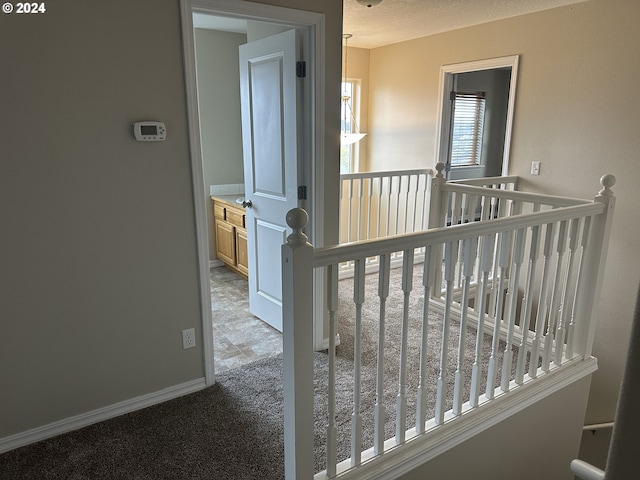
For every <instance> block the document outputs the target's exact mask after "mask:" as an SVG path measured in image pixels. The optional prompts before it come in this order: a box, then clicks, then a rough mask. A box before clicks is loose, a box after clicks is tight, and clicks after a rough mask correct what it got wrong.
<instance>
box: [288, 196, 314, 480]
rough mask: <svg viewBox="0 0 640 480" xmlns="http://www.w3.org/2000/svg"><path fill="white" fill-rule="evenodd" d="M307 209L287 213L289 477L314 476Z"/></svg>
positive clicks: (296, 479) (310, 249)
mask: <svg viewBox="0 0 640 480" xmlns="http://www.w3.org/2000/svg"><path fill="white" fill-rule="evenodd" d="M308 220H309V216H308V214H307V212H305V211H304V210H303V209H301V208H294V209H291V210H289V212H288V213H287V224H288V225H289V227H291V229H292V230H293V232H292V233H291V235H289V236H288V237H287V242H286V243H285V244H283V245H282V317H283V318H282V325H283V330H282V347H283V383H284V447H285V448H284V451H285V455H284V456H285V460H284V463H285V479H286V480H310V479H312V478H313V475H314V459H313V455H314V454H313V422H314V420H313V419H314V414H313V246H312V245H311V244H310V243H309V242H308V241H307V240H308V239H307V236H306V235H305V234H304V233H303V232H302V229H303V228H304V227H305V225H306V224H307V222H308Z"/></svg>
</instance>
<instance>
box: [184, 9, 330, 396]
mask: <svg viewBox="0 0 640 480" xmlns="http://www.w3.org/2000/svg"><path fill="white" fill-rule="evenodd" d="M180 11H181V16H182V42H183V53H184V70H185V85H186V97H187V115H188V128H189V147H190V152H191V171H192V182H193V187H194V188H193V195H194V205H195V215H196V238H197V244H198V265H199V266H200V267H199V270H200V302H201V314H202V335H203V339H202V345H203V363H204V368H205V378H206V382H207V385H211V384H213V383H214V381H215V375H214V371H215V368H214V360H213V359H214V355H213V325H212V317H211V289H210V286H209V268H210V267H209V265H208V262H209V252H208V249H209V242H208V237H207V235H208V231H207V216H206V208H205V207H206V205H205V198H204V196H203V195H202V192H204V179H203V173H202V153H201V152H202V150H201V141H200V122H199V113H198V89H197V82H196V72H195V41H194V27H193V14H194V13H202V14H209V15H219V16H225V17H234V18H243V19H246V20H255V21H266V22H275V23H280V24H285V25H290V26H291V27H294V28H297V29H300V30H303V31H304V35H305V40H308V42H305V45H304V54H305V56H307V57H308V64H309V65H308V68H307V71H308V72H310V73H309V84H310V85H309V87H310V88H309V92H308V93H307V103H308V105H306V106H305V108H308V110H309V115H310V117H311V122H310V123H311V127H310V131H311V139H306V140H308V144H309V146H308V150H307V152H308V153H309V154H310V156H311V158H310V161H311V169H310V171H309V169H306V170H305V178H307V179H308V182H309V183H310V187H311V188H309V190H310V191H311V192H312V195H311V198H310V200H309V202H310V205H308V206H307V208H308V209H309V210H310V213H311V214H312V224H311V225H310V226H309V229H310V235H309V237H310V239H311V241H312V242H315V243H316V244H317V245H318V246H320V245H322V241H321V239H322V238H323V236H322V234H323V229H322V222H323V221H324V215H323V210H324V209H323V198H324V174H323V169H324V163H323V158H324V156H323V155H324V85H325V78H324V72H325V68H324V61H325V55H324V37H325V28H324V15H322V14H319V13H315V12H308V11H302V10H294V9H290V8H285V7H278V6H273V5H266V4H259V3H253V2H247V1H243V0H181V1H180ZM307 43H308V44H307ZM315 294H316V295H322V284H321V282H320V283H319V284H318V286H317V288H316V291H315ZM316 323H317V322H316ZM320 327H322V325H321V326H320ZM317 330H318V327H316V331H317Z"/></svg>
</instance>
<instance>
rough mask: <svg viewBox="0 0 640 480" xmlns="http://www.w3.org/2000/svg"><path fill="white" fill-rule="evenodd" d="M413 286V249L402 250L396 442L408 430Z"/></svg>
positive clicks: (403, 437)
mask: <svg viewBox="0 0 640 480" xmlns="http://www.w3.org/2000/svg"><path fill="white" fill-rule="evenodd" d="M412 288H413V250H405V251H404V252H402V292H403V294H404V302H403V307H402V336H401V340H400V372H399V374H398V395H397V397H396V443H397V444H400V443H404V439H405V432H406V430H407V394H406V388H407V387H406V378H407V356H408V347H407V342H408V335H409V299H410V295H411V290H412Z"/></svg>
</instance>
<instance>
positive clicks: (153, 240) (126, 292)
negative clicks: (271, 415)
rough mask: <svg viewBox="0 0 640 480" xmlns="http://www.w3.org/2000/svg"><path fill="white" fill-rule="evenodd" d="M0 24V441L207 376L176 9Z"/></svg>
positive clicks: (12, 18)
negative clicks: (139, 131) (185, 337)
mask: <svg viewBox="0 0 640 480" xmlns="http://www.w3.org/2000/svg"><path fill="white" fill-rule="evenodd" d="M150 11H153V21H150V18H149V12H150ZM123 12H126V14H125V13H123ZM1 21H2V27H1V28H0V44H2V45H5V46H6V45H20V47H19V48H3V49H2V53H0V61H1V64H2V65H4V66H5V68H3V74H2V88H1V89H0V105H2V113H1V114H0V132H2V141H1V142H0V145H1V146H0V149H1V150H0V158H1V167H0V169H1V171H0V182H1V185H0V199H1V200H0V218H2V240H1V242H2V248H1V250H0V255H1V256H2V260H1V261H0V264H1V265H2V268H1V273H0V275H1V280H0V296H1V300H0V305H1V308H2V313H1V320H0V321H1V325H2V327H1V330H2V333H1V334H0V365H1V366H2V367H1V368H0V390H2V392H3V393H2V395H0V411H1V412H3V414H2V416H1V420H0V438H1V437H4V436H6V435H10V434H14V433H17V432H21V431H24V430H27V429H31V428H34V427H38V426H41V425H45V424H47V423H49V422H52V421H55V420H60V419H64V418H66V417H70V416H73V415H76V414H80V413H83V412H87V411H91V410H94V409H97V408H99V407H104V406H107V405H111V404H114V403H116V402H119V401H122V400H125V399H130V398H133V397H136V396H140V395H143V394H146V393H149V392H155V391H158V390H161V389H163V388H166V387H170V386H173V385H177V384H181V383H183V382H187V381H189V380H193V379H197V378H200V377H202V376H203V375H204V370H203V363H202V353H201V351H200V349H197V348H196V349H191V350H183V349H182V341H181V330H183V329H186V328H190V327H194V328H195V329H196V331H197V332H198V338H201V337H200V330H201V328H200V325H201V323H202V320H201V315H200V311H199V295H198V271H197V262H196V250H195V245H196V240H195V224H194V208H193V199H192V189H191V166H190V163H189V150H188V141H187V123H186V105H185V86H184V80H183V67H182V48H181V45H182V40H181V33H180V16H179V9H178V2H163V3H162V4H158V3H157V2H154V1H153V0H141V1H138V2H135V3H133V4H132V3H131V2H127V1H125V0H119V1H114V2H88V3H87V2H75V1H56V2H54V3H47V12H46V14H43V15H31V16H26V15H25V16H20V15H4V16H3V18H2V20H1ZM150 46H152V47H153V48H150ZM137 120H160V121H164V122H165V123H166V126H167V139H166V140H165V141H164V142H153V143H151V142H136V141H135V139H134V138H133V134H132V123H133V122H134V121H137ZM200 343H201V342H200Z"/></svg>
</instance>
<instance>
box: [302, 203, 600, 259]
mask: <svg viewBox="0 0 640 480" xmlns="http://www.w3.org/2000/svg"><path fill="white" fill-rule="evenodd" d="M604 209H605V206H604V205H603V204H602V203H597V202H593V203H586V204H583V205H574V206H570V207H561V208H556V209H554V210H548V211H544V212H534V213H529V214H521V215H514V216H511V217H503V218H496V219H494V220H489V221H486V222H472V223H465V224H460V225H451V226H449V227H440V228H432V229H429V230H426V231H423V232H417V233H406V234H402V235H392V236H389V237H385V238H380V239H373V240H362V241H360V242H353V243H345V244H342V245H333V246H328V247H321V248H316V249H314V252H313V265H314V267H322V266H326V265H331V264H334V263H340V262H345V261H348V260H351V259H356V258H366V257H370V256H374V255H380V254H384V253H393V252H397V251H401V250H410V249H414V248H419V247H424V246H428V245H438V244H444V243H447V242H452V241H455V240H457V239H460V238H472V237H478V236H482V235H488V234H491V233H496V232H503V231H507V230H515V229H517V228H523V227H527V226H530V225H544V224H547V223H553V222H558V221H562V220H569V219H571V218H577V217H587V216H593V215H599V214H601V213H603V211H604Z"/></svg>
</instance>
